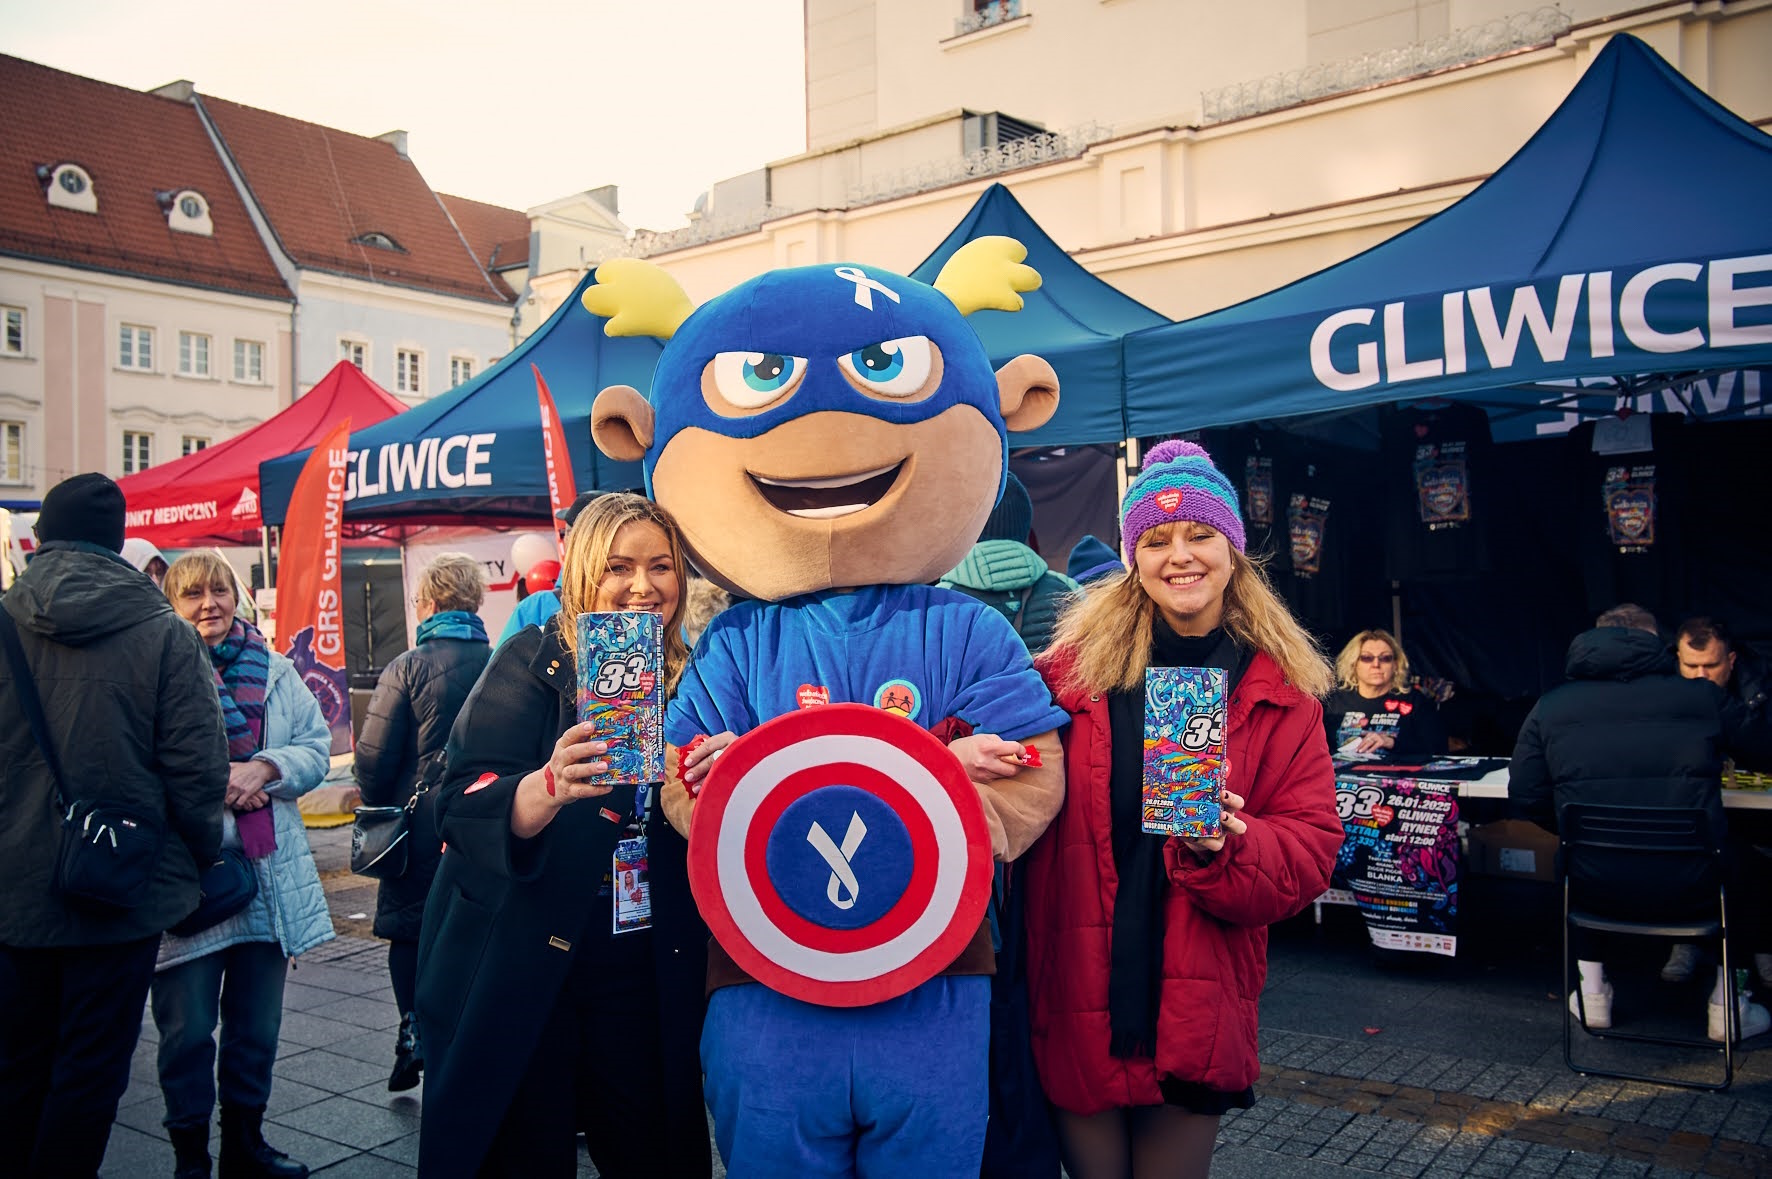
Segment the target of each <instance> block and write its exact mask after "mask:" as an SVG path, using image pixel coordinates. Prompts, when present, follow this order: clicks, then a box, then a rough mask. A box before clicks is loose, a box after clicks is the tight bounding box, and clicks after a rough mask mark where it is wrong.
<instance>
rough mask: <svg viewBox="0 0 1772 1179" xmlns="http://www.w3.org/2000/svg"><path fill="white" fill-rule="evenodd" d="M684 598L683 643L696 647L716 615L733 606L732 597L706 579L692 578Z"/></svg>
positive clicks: (684, 592) (689, 580)
mask: <svg viewBox="0 0 1772 1179" xmlns="http://www.w3.org/2000/svg"><path fill="white" fill-rule="evenodd" d="M683 598H684V606H683V641H684V642H686V643H688V644H689V646H691V647H694V646H695V644H696V642H697V641H698V640H699V639H700V638H701V632H702V631H704V630H706V629H707V628H708V623H710V622H712V621H713V620H714V615H716V614H718V613H720V611H722V610H724V609H726V607H728V606H730V605H732V595H731V594H729V593H727V592H726V591H725V590H723V589H721V588H720V587H719V586H717V585H715V584H714V583H713V582H711V581H709V580H708V579H707V578H705V577H691V578H689V579H688V582H687V584H686V585H684V587H683Z"/></svg>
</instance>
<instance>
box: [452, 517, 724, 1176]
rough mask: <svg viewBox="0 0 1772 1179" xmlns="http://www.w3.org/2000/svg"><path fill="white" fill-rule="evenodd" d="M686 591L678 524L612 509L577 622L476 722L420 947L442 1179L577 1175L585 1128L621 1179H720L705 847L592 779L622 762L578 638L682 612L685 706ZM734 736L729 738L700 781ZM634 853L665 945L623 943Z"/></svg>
mask: <svg viewBox="0 0 1772 1179" xmlns="http://www.w3.org/2000/svg"><path fill="white" fill-rule="evenodd" d="M686 573H687V567H686V566H685V564H684V561H683V550H682V543H681V541H680V539H679V537H678V532H677V526H676V524H675V523H674V522H673V521H672V520H671V518H670V516H668V515H667V514H666V513H665V511H664V510H663V509H662V508H660V507H658V506H657V505H656V504H654V503H652V502H651V501H650V500H647V499H644V498H642V497H640V496H637V495H625V494H623V495H605V496H601V497H599V498H598V499H596V500H594V501H592V503H591V504H590V505H589V506H587V507H586V508H585V509H584V510H583V512H582V513H581V514H580V515H579V517H578V519H577V520H576V521H574V523H573V526H572V532H571V533H570V535H569V536H568V538H567V541H566V559H565V561H564V562H563V567H562V570H561V577H560V582H559V586H558V589H559V593H560V613H559V614H558V615H556V616H555V618H554V619H553V620H551V621H549V622H548V623H547V625H545V626H542V627H539V628H538V627H526V628H524V629H522V630H520V631H518V632H517V634H516V635H514V636H513V637H512V638H511V639H509V640H508V641H506V642H505V643H503V644H502V645H501V646H500V647H499V648H498V650H497V651H496V652H495V653H494V655H493V657H492V661H491V662H490V663H489V664H487V666H486V671H485V673H484V674H483V675H482V676H481V677H480V681H479V683H478V684H477V685H476V686H475V688H474V691H473V693H472V694H471V695H470V696H469V697H468V700H467V703H466V704H465V705H463V707H462V710H461V715H460V716H459V718H457V720H456V723H455V728H454V730H453V731H452V732H451V734H450V738H449V745H448V754H447V756H448V763H449V768H448V773H447V776H446V778H445V780H444V784H443V787H442V789H441V790H440V791H439V797H438V800H437V812H438V820H437V821H438V829H439V834H440V835H441V836H442V839H443V842H444V844H445V850H444V853H443V859H442V864H441V866H440V867H439V868H438V870H437V877H436V881H435V883H434V884H433V885H432V887H431V895H430V899H429V901H428V902H427V905H426V908H425V917H424V929H423V932H422V934H421V936H420V940H419V978H418V1023H419V1030H420V1032H421V1034H422V1036H423V1038H424V1044H425V1078H426V1079H425V1118H424V1125H423V1128H422V1132H421V1135H420V1139H419V1170H420V1172H421V1173H423V1174H425V1175H427V1176H439V1177H441V1176H453V1175H463V1176H466V1175H523V1176H543V1177H545V1176H553V1175H558V1176H562V1177H569V1176H572V1175H574V1174H576V1173H577V1167H578V1151H577V1134H578V1132H579V1131H581V1130H582V1131H584V1133H585V1137H586V1141H587V1143H588V1145H589V1148H590V1153H591V1159H592V1161H593V1162H595V1163H596V1166H597V1170H598V1173H600V1174H602V1175H606V1176H610V1177H611V1179H623V1177H624V1176H645V1175H672V1176H677V1175H682V1176H690V1177H693V1176H698V1175H707V1174H708V1173H709V1170H710V1166H711V1164H710V1161H709V1158H710V1156H709V1152H708V1135H707V1122H706V1119H705V1115H704V1113H703V1106H702V1097H701V1065H700V1058H699V1049H698V1041H699V1039H700V1036H701V1012H702V1010H703V1005H704V1001H703V994H702V991H703V984H704V982H705V978H706V970H707V959H706V952H707V936H708V935H707V930H706V928H705V927H703V926H702V925H701V923H700V920H699V918H698V917H697V915H696V912H695V906H694V902H693V900H692V898H691V897H690V895H689V884H688V872H687V868H686V866H685V857H686V855H687V851H688V845H687V844H686V843H685V842H684V841H683V839H682V838H681V837H680V836H678V835H677V834H676V833H675V832H674V831H673V830H672V829H671V828H670V825H669V824H668V823H665V822H664V821H663V817H662V814H661V812H660V810H659V808H658V807H657V806H656V805H650V804H651V802H652V800H654V799H656V791H655V790H654V789H653V788H651V787H647V786H641V787H640V788H638V789H637V790H636V788H634V787H632V786H615V787H611V786H605V785H599V784H596V783H595V782H593V781H591V780H590V779H591V778H592V777H593V776H594V775H596V774H598V773H600V772H602V771H603V770H604V769H605V768H606V763H605V762H604V761H603V760H602V757H603V754H604V753H605V752H607V749H608V746H607V744H606V743H605V742H604V741H602V740H600V739H599V737H598V734H597V733H596V732H595V731H593V729H592V726H590V725H587V724H580V723H578V718H577V701H576V697H577V681H578V677H577V671H576V662H575V660H576V657H577V655H578V651H577V644H578V633H577V627H576V625H574V623H575V620H576V619H577V617H578V615H579V614H580V613H583V612H585V611H592V610H596V611H608V610H646V611H652V612H655V613H658V614H661V615H663V617H664V635H665V650H664V671H665V676H666V681H667V684H668V685H669V687H670V688H671V689H673V690H674V688H675V686H676V683H677V680H678V679H679V677H681V675H682V674H683V667H684V664H685V663H686V662H687V660H688V650H687V648H686V647H685V645H684V643H683V638H682V634H681V630H680V626H681V622H682V613H683V601H684V598H683V578H684V577H685V576H686ZM730 740H731V734H720V735H719V736H717V737H715V738H712V739H710V740H709V741H708V742H706V743H705V745H704V746H703V747H702V748H701V749H698V750H697V751H696V754H694V755H691V756H690V757H689V758H688V759H687V761H686V765H687V766H689V767H692V768H693V767H696V766H697V765H698V763H700V762H702V761H703V759H705V758H707V757H709V756H711V755H712V750H713V749H717V748H721V747H723V746H724V744H725V743H726V742H728V741H730ZM700 772H705V767H703V768H702V770H701V771H700ZM689 776H690V777H691V778H693V777H695V776H697V774H695V773H691V774H690V775H689ZM636 841H644V842H643V843H636ZM618 843H619V844H620V845H621V855H622V862H623V864H624V867H625V866H626V865H630V864H635V863H636V861H635V858H634V857H635V852H636V849H637V848H638V849H640V850H639V856H640V857H641V859H643V860H644V862H645V865H644V874H645V878H646V881H647V883H648V885H649V891H650V901H651V914H650V924H649V925H647V926H646V927H645V928H638V929H632V930H630V929H629V926H631V925H633V924H635V923H634V922H633V921H631V920H628V918H627V917H624V924H623V925H622V926H621V927H620V928H621V930H622V931H621V932H617V929H618V926H617V922H616V915H617V912H618V906H619V905H620V903H621V898H620V897H618V895H617V893H618V890H617V888H616V879H615V875H614V865H615V858H616V855H617V844H618ZM631 916H632V914H631V913H630V914H628V917H631Z"/></svg>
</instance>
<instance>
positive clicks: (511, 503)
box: [259, 274, 662, 534]
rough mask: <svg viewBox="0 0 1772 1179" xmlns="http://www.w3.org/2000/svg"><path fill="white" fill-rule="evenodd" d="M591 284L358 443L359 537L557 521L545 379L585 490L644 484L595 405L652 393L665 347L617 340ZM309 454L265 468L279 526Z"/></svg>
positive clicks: (355, 523) (270, 517)
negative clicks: (613, 392)
mask: <svg viewBox="0 0 1772 1179" xmlns="http://www.w3.org/2000/svg"><path fill="white" fill-rule="evenodd" d="M595 281H596V280H595V277H594V275H593V274H587V275H586V276H585V277H584V280H583V281H582V282H580V283H579V284H578V286H577V287H576V288H575V289H574V290H573V292H572V294H571V296H569V297H568V298H567V299H566V301H565V302H564V303H562V304H561V305H560V308H559V309H558V310H557V311H555V312H554V314H553V315H552V316H550V317H549V318H548V320H547V322H546V323H544V324H542V325H541V327H539V328H537V329H536V330H535V332H534V334H533V335H531V336H530V337H529V338H528V339H526V340H524V341H523V342H522V343H521V344H519V345H517V346H516V347H515V348H513V349H511V352H510V354H509V355H507V356H505V357H504V358H503V359H502V360H500V361H499V362H498V363H497V364H495V365H493V366H492V367H491V368H489V369H487V370H486V371H485V372H483V373H481V374H480V375H479V376H478V377H475V378H474V379H473V380H471V381H468V382H466V383H465V384H462V385H459V386H457V387H456V388H454V389H451V390H450V391H449V392H447V393H444V394H442V395H440V396H438V397H434V398H432V399H431V400H429V401H427V402H425V403H424V404H422V405H419V406H416V407H414V408H412V409H409V410H407V411H406V412H405V413H403V414H399V415H396V416H395V417H392V418H389V419H388V420H387V421H385V422H382V423H380V424H379V425H376V426H372V427H370V428H369V429H367V430H363V431H362V432H360V433H353V434H352V435H351V467H350V472H349V476H348V478H349V482H348V485H347V489H346V493H345V494H346V500H345V523H346V525H347V526H349V527H351V528H352V530H353V531H354V532H356V533H358V534H362V533H364V532H369V531H383V532H385V531H388V530H390V529H397V528H399V527H401V526H408V527H416V526H424V525H432V524H510V523H515V522H519V521H526V522H534V521H537V520H545V519H546V518H547V516H548V506H549V505H548V480H547V468H546V463H545V461H544V459H543V456H542V435H541V410H540V407H539V405H538V403H537V401H536V395H535V372H534V370H533V369H532V367H531V366H534V368H538V369H540V370H541V374H542V377H543V379H544V380H546V381H547V384H548V390H549V392H551V393H552V394H553V397H554V404H555V407H556V408H557V409H558V410H559V412H560V422H561V425H562V426H563V427H564V429H565V432H566V443H567V449H568V450H569V451H570V452H571V456H572V474H573V478H574V480H575V481H576V482H577V485H578V490H580V491H591V490H618V489H621V488H627V487H638V486H640V465H639V464H638V463H616V462H611V461H610V460H609V459H607V458H605V457H604V456H603V455H602V454H601V453H599V452H598V450H597V448H596V446H595V445H593V444H592V442H591V431H590V418H591V402H592V401H594V400H595V399H596V396H597V393H598V391H599V390H601V389H603V388H604V387H605V386H608V385H622V384H625V385H632V386H634V387H635V388H637V389H640V390H642V391H644V390H645V389H646V388H647V387H648V386H649V385H650V384H651V381H652V370H653V366H654V365H656V364H657V362H658V355H659V352H660V350H661V348H662V345H661V344H660V343H659V342H658V341H657V340H652V339H645V338H618V339H611V338H609V337H607V336H605V335H604V334H603V325H604V324H605V323H606V322H608V321H607V320H604V319H602V318H600V317H598V316H595V315H592V314H591V313H590V312H589V311H586V310H585V308H584V306H583V304H582V303H580V301H579V297H580V296H581V295H582V294H583V293H584V291H585V288H587V287H589V286H590V285H591V284H592V283H593V282H595ZM306 458H307V452H306V451H302V452H300V453H298V454H292V455H289V456H288V457H286V458H279V459H273V460H271V461H269V462H266V463H263V464H262V465H261V466H260V467H259V481H260V484H261V489H262V494H263V503H262V510H263V513H264V519H265V521H266V522H267V523H270V524H276V525H281V524H282V523H283V520H284V517H285V516H286V515H287V513H288V508H289V499H290V495H291V493H292V492H293V491H294V488H295V480H296V477H297V476H298V475H299V474H300V473H301V468H302V463H303V462H304V461H305V460H306Z"/></svg>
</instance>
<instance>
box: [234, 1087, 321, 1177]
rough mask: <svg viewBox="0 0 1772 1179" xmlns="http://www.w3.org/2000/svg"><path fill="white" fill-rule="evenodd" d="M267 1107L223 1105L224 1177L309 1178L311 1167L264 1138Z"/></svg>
mask: <svg viewBox="0 0 1772 1179" xmlns="http://www.w3.org/2000/svg"><path fill="white" fill-rule="evenodd" d="M264 1120H265V1107H264V1106H262V1105H260V1106H255V1107H254V1106H244V1105H224V1106H222V1109H221V1179H308V1168H307V1167H306V1166H305V1165H303V1164H301V1163H298V1162H296V1161H295V1160H294V1159H292V1158H290V1157H289V1156H288V1155H286V1154H284V1153H283V1152H282V1151H280V1150H275V1149H273V1148H272V1146H271V1144H270V1143H268V1142H266V1141H265V1135H264Z"/></svg>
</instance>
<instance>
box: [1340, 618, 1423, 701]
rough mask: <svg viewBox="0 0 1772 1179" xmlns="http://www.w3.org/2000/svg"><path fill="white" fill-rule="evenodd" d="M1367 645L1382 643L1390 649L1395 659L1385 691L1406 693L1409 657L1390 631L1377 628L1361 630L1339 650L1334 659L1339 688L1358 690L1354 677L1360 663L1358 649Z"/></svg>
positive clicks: (1357, 683) (1357, 682)
mask: <svg viewBox="0 0 1772 1179" xmlns="http://www.w3.org/2000/svg"><path fill="white" fill-rule="evenodd" d="M1367 643H1383V644H1384V645H1385V646H1387V647H1389V648H1390V649H1391V654H1392V655H1395V656H1396V657H1397V661H1396V663H1394V664H1392V670H1391V682H1390V683H1389V684H1388V685H1386V687H1385V691H1387V692H1403V691H1407V690H1408V688H1409V656H1407V655H1405V654H1403V644H1401V643H1399V642H1397V640H1396V638H1395V636H1393V635H1392V634H1391V632H1390V631H1388V630H1379V629H1377V628H1373V629H1372V630H1363V631H1361V632H1360V633H1359V634H1357V635H1355V636H1354V637H1353V638H1351V639H1349V640H1348V641H1347V646H1345V647H1343V648H1342V649H1341V654H1339V655H1337V656H1336V657H1335V675H1336V677H1337V678H1338V679H1339V680H1340V681H1341V686H1342V687H1344V688H1355V689H1358V688H1359V686H1360V681H1359V679H1358V678H1357V677H1356V676H1355V675H1354V671H1355V669H1356V668H1358V666H1359V663H1360V648H1361V647H1364V646H1365V645H1366V644H1367Z"/></svg>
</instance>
